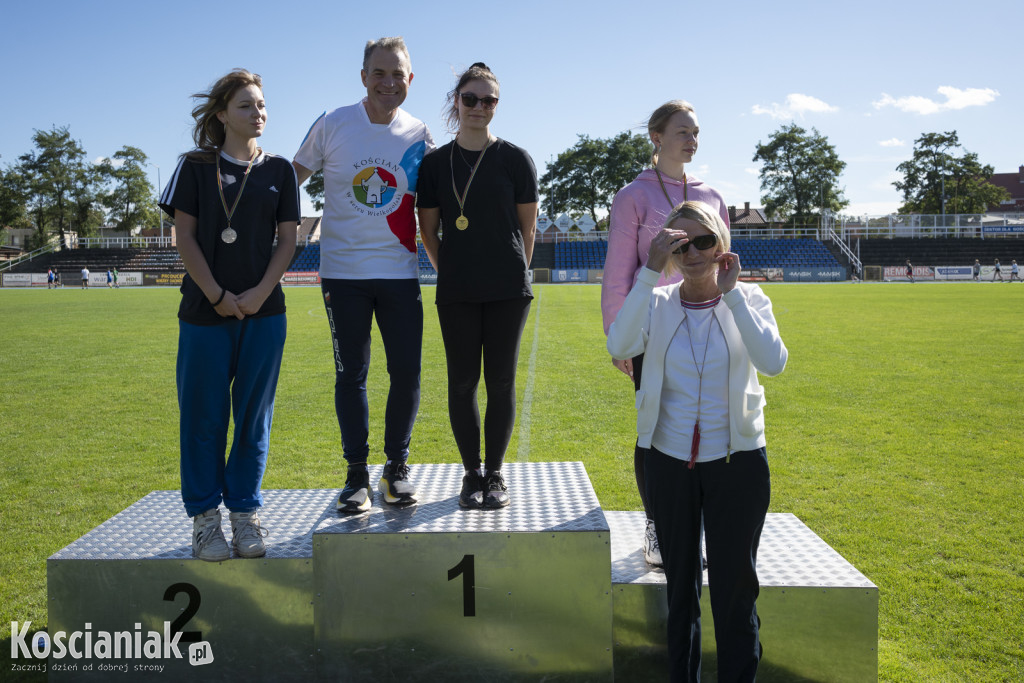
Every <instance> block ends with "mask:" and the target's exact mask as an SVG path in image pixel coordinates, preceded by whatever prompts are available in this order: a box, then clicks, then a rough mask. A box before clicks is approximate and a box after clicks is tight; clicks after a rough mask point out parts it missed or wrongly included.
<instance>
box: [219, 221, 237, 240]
mask: <svg viewBox="0 0 1024 683" xmlns="http://www.w3.org/2000/svg"><path fill="white" fill-rule="evenodd" d="M220 239H221V241H222V242H224V244H232V243H233V242H234V241H235V240H237V239H238V233H237V232H235V231H234V229H233V228H232V227H231V226H230V225H229V226H228V227H226V228H224V231H223V232H222V233H221V234H220Z"/></svg>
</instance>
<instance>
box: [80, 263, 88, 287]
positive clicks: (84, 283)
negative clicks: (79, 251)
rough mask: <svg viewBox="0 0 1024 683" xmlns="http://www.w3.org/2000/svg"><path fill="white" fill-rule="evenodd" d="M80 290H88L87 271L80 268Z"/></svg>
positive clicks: (83, 267) (84, 268)
mask: <svg viewBox="0 0 1024 683" xmlns="http://www.w3.org/2000/svg"><path fill="white" fill-rule="evenodd" d="M82 289H89V269H88V268H86V267H85V266H82Z"/></svg>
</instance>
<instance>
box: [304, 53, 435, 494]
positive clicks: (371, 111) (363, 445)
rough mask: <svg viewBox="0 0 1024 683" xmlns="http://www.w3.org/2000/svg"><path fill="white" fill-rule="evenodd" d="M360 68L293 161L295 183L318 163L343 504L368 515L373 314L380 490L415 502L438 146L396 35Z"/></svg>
mask: <svg viewBox="0 0 1024 683" xmlns="http://www.w3.org/2000/svg"><path fill="white" fill-rule="evenodd" d="M360 76H361V78H362V81H363V85H364V86H366V97H365V98H364V99H363V100H362V102H359V103H356V104H354V105H351V106H347V107H339V108H338V109H335V110H334V111H330V112H325V113H324V114H322V115H321V116H320V117H319V118H317V120H316V121H315V122H314V123H313V126H312V127H311V128H310V129H309V132H308V133H307V134H306V138H305V139H304V140H303V141H302V145H301V146H300V147H299V151H298V152H296V154H295V158H294V159H293V161H292V164H293V165H294V166H295V172H296V173H297V174H298V177H299V183H300V184H301V183H303V182H305V181H306V179H307V178H309V176H310V175H312V174H313V173H314V172H315V171H318V170H321V169H322V170H323V173H324V216H323V220H322V222H321V224H320V225H321V237H320V278H321V282H322V284H321V289H322V291H323V295H324V305H325V306H326V308H327V321H328V323H329V324H330V328H331V337H332V339H333V342H334V360H335V370H336V375H335V384H334V407H335V411H336V412H337V414H338V425H339V426H340V428H341V442H342V447H343V449H344V454H345V459H346V460H347V461H348V476H347V478H346V480H345V488H344V489H343V490H342V492H341V495H340V496H339V498H338V504H337V507H338V510H340V511H341V512H346V513H357V512H365V511H366V510H369V509H370V506H371V505H372V503H373V491H372V489H371V488H370V484H369V475H368V473H367V459H368V456H369V451H370V447H369V408H368V406H367V402H366V374H367V370H368V368H369V364H370V326H371V322H372V319H373V317H374V316H376V318H377V327H378V328H379V329H380V334H381V341H382V342H383V343H384V352H385V354H386V356H387V369H388V375H389V376H390V379H391V387H390V390H389V392H388V402H387V408H386V412H385V415H384V454H385V455H386V456H387V463H386V464H385V466H384V472H383V475H382V477H381V479H380V482H379V484H378V488H379V489H380V492H381V494H382V495H383V497H384V500H385V501H386V502H388V503H390V504H392V505H409V504H412V503H415V502H416V489H415V487H414V486H413V485H412V483H411V482H410V481H409V468H408V466H407V465H406V461H407V460H408V457H409V441H410V439H411V437H412V427H413V423H414V422H415V421H416V412H417V410H418V409H419V401H420V354H421V347H422V342H423V302H422V299H421V297H420V286H419V267H418V264H417V256H416V221H415V216H414V209H415V203H416V202H415V199H416V179H417V176H418V174H419V167H420V161H422V159H423V156H424V155H425V154H426V153H427V152H429V151H430V150H432V149H434V140H433V138H432V137H431V136H430V131H429V130H427V127H426V125H425V124H424V123H423V122H422V121H419V120H418V119H416V118H413V117H412V116H410V115H409V114H407V113H406V112H404V111H403V110H401V109H399V107H400V105H401V104H402V102H404V101H405V97H406V95H407V94H408V91H409V84H410V83H411V82H412V78H413V73H412V64H411V61H410V59H409V51H408V49H407V48H406V47H405V42H404V41H403V40H402V39H401V38H400V37H397V38H381V39H380V40H376V41H370V42H368V43H367V44H366V48H365V50H364V53H363V69H362V71H361V72H360Z"/></svg>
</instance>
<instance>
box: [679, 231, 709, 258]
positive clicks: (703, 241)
mask: <svg viewBox="0 0 1024 683" xmlns="http://www.w3.org/2000/svg"><path fill="white" fill-rule="evenodd" d="M691 244H692V245H693V246H695V247H697V248H698V249H700V250H701V251H704V250H706V249H710V248H711V247H713V246H715V245H716V244H718V238H717V237H715V236H714V235H700V236H699V237H694V238H692V239H691V240H690V241H689V242H687V243H686V244H683V245H681V246H678V247H676V248H675V250H674V251H673V252H672V253H673V254H685V253H686V252H687V251H689V249H690V245H691Z"/></svg>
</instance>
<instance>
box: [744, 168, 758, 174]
mask: <svg viewBox="0 0 1024 683" xmlns="http://www.w3.org/2000/svg"><path fill="white" fill-rule="evenodd" d="M743 172H744V173H749V174H750V175H757V174H758V173H760V171H759V170H758V169H756V168H745V169H743Z"/></svg>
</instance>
